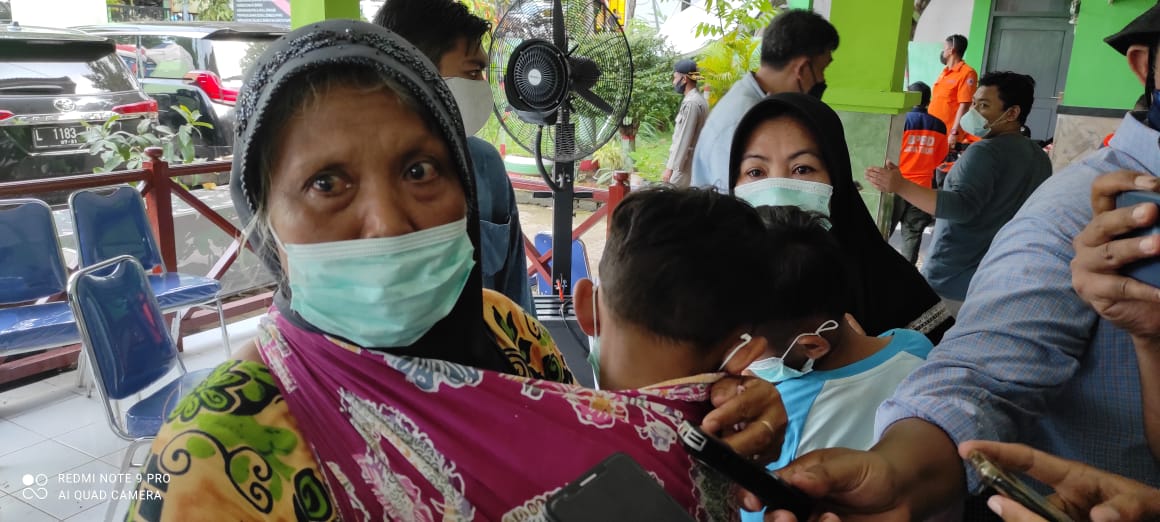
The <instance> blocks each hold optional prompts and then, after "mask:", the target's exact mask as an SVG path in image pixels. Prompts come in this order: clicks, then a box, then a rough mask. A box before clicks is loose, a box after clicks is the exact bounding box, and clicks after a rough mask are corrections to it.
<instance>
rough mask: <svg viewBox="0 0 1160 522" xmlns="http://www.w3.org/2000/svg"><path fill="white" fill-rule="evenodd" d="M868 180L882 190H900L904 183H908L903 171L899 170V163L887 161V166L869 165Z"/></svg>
mask: <svg viewBox="0 0 1160 522" xmlns="http://www.w3.org/2000/svg"><path fill="white" fill-rule="evenodd" d="M866 181H869V182H870V184H871V185H874V188H876V189H878V190H881V191H882V192H898V190H899V188H900V187H901V186H902V184H903V183H906V179H905V178H903V177H902V171H901V170H898V165H895V164H893V163H890V162H887V163H886V166H885V167H867V168H866Z"/></svg>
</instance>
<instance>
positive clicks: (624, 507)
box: [548, 453, 696, 522]
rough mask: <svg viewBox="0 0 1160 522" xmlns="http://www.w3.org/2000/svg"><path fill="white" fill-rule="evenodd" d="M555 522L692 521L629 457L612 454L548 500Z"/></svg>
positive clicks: (654, 480) (550, 514) (550, 512)
mask: <svg viewBox="0 0 1160 522" xmlns="http://www.w3.org/2000/svg"><path fill="white" fill-rule="evenodd" d="M548 518H550V519H551V520H553V521H555V522H590V521H594V520H599V521H602V522H639V521H641V520H664V521H670V520H671V521H674V522H693V521H694V520H696V519H694V518H693V517H692V515H690V514H689V513H688V512H686V511H685V509H684V508H682V507H681V505H680V504H678V503H677V501H676V500H674V499H673V497H670V496H669V494H668V493H666V492H665V490H664V488H662V487H661V485H660V484H658V483H657V481H656V479H654V478H652V476H651V475H649V474H648V472H647V471H645V470H644V468H642V467H640V464H637V463H636V461H635V460H632V457H629V456H628V455H625V454H624V453H614V454H612V456H610V457H608V458H607V459H604V461H603V462H601V463H600V464H597V465H596V467H594V468H592V469H590V470H588V472H586V473H584V474H583V475H581V476H580V478H578V479H576V481H574V482H572V483H571V484H568V485H567V486H565V487H564V489H562V490H560V491H558V492H556V494H554V495H552V496H551V498H549V499H548Z"/></svg>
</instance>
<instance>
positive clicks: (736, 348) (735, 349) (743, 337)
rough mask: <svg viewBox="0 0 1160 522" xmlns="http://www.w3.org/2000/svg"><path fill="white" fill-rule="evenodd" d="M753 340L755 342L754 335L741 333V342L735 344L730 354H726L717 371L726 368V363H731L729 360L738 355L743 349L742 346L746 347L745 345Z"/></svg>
mask: <svg viewBox="0 0 1160 522" xmlns="http://www.w3.org/2000/svg"><path fill="white" fill-rule="evenodd" d="M751 342H753V336H752V335H749V334H747V333H746V334H741V344H739V345H737V346H734V347H733V349H732V350H730V351H729V355H726V356H725V360H724V361H723V362H722V363H721V367H720V368H717V371H721V370H724V369H725V365H727V364H729V360H730V359H732V358H733V356H734V355H737V352H739V351H741V349H742V348H745V346H746V345H748V344H749V343H751Z"/></svg>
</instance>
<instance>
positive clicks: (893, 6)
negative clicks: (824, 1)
mask: <svg viewBox="0 0 1160 522" xmlns="http://www.w3.org/2000/svg"><path fill="white" fill-rule="evenodd" d="M913 15H914V2H913V0H877V1H875V2H867V1H865V0H834V2H833V5H832V6H831V8H830V23H832V24H834V27H835V28H837V29H838V34H839V35H840V37H841V43H840V45H839V46H838V50H837V51H836V52H835V53H834V63H833V64H832V65H831V66H830V67H829V68H828V69H826V83H827V84H829V86H830V88H829V89H828V90H827V91H826V95H825V100H826V102H827V103H829V104H830V105H831V106H832V107H834V108H835V109H839V110H848V111H860V112H876V113H883V114H897V113H899V112H904V111H906V110H908V109H909V108H910V107H911V106H912V105H914V104H915V103H916V100H917V98H918V97H917V95H908V94H907V93H905V92H903V90H902V88H903V86H902V77H903V71H904V70H905V67H906V44H907V41H908V40H909V39H910V25H911V18H912V17H913Z"/></svg>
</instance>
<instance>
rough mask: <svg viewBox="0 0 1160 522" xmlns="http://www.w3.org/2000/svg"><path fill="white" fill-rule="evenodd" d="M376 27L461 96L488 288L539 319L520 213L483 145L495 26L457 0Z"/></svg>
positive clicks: (418, 4)
mask: <svg viewBox="0 0 1160 522" xmlns="http://www.w3.org/2000/svg"><path fill="white" fill-rule="evenodd" d="M375 23H376V24H377V25H380V26H382V27H385V28H387V29H390V30H392V31H394V32H395V33H397V34H398V35H399V36H402V37H403V38H404V39H406V40H407V41H408V42H410V43H411V44H412V45H414V46H415V47H417V48H419V50H420V51H421V52H422V53H423V54H424V55H426V56H427V58H429V59H430V60H431V61H432V62H433V63H434V64H435V65H436V66H437V67H438V68H439V73H440V74H442V75H443V79H444V81H445V82H447V86H448V87H450V88H451V93H452V94H454V95H455V103H456V105H458V106H459V113H460V115H461V116H462V118H463V128H464V130H465V131H466V132H467V135H468V140H467V145H468V150H469V152H470V153H471V166H472V169H473V170H474V172H473V174H474V175H475V188H476V192H477V195H478V199H479V226H480V240H481V244H480V248H481V250H482V252H480V258H481V259H482V269H483V286H484V287H485V288H490V289H492V290H495V291H497V292H499V293H501V294H504V295H505V296H507V297H508V298H509V299H511V300H512V301H515V302H516V303H517V304H519V305H520V307H522V308H523V309H524V310H526V311H527V312H528V313H529V314H533V315H534V314H535V309H536V307H535V305H534V303H533V302H532V292H531V288H530V287H529V285H528V275H527V257H526V255H525V254H524V242H523V231H522V229H521V228H520V212H519V208H518V207H517V206H516V198H515V190H514V189H513V188H512V183H511V180H509V179H508V177H507V168H506V167H505V166H504V162H503V158H502V157H500V155H499V151H497V150H496V149H495V147H494V146H492V145H491V144H490V143H488V142H486V141H484V140H481V139H479V138H476V137H475V134H476V133H477V132H479V130H480V129H482V128H483V126H484V124H486V123H487V120H488V118H490V117H491V113H492V93H491V87H490V86H489V85H488V83H487V78H486V76H485V74H484V73H485V71H486V70H487V66H488V58H487V53H486V50H485V49H484V48H483V37H484V35H486V34H487V32H488V30H489V29H490V25H489V24H488V22H487V21H486V20H484V19H482V18H479V17H478V16H475V15H473V14H471V13H470V12H469V11H468V10H467V7H466V6H465V5H463V4H461V3H459V2H457V1H455V0H388V1H387V2H386V3H385V4H383V7H382V9H380V10H379V12H378V14H377V15H376V16H375Z"/></svg>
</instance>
